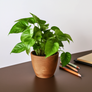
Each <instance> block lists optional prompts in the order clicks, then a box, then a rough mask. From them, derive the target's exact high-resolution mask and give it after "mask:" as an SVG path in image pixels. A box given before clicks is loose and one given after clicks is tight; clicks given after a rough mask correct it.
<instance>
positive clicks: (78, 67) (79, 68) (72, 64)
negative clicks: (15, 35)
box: [69, 62, 80, 69]
mask: <svg viewBox="0 0 92 92" xmlns="http://www.w3.org/2000/svg"><path fill="white" fill-rule="evenodd" d="M69 65H71V66H73V67H75V68H77V69H80V67H78V66H77V65H75V64H73V63H70V62H69Z"/></svg>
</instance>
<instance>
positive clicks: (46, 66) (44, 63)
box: [31, 51, 59, 78]
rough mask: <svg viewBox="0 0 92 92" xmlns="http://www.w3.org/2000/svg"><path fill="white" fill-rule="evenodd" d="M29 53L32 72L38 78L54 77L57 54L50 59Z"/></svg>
mask: <svg viewBox="0 0 92 92" xmlns="http://www.w3.org/2000/svg"><path fill="white" fill-rule="evenodd" d="M33 53H34V51H32V52H31V60H32V66H33V69H34V72H35V74H36V76H37V77H39V78H50V77H52V76H53V75H54V72H55V70H56V67H57V62H58V54H59V53H58V52H57V53H56V54H54V55H52V56H50V57H47V58H45V56H37V55H34V54H33Z"/></svg>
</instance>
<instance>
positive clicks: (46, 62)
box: [9, 13, 72, 78]
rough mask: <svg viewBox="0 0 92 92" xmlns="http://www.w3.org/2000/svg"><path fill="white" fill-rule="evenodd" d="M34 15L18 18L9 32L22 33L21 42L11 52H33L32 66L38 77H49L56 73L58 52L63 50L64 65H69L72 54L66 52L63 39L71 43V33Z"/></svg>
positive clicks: (61, 57)
mask: <svg viewBox="0 0 92 92" xmlns="http://www.w3.org/2000/svg"><path fill="white" fill-rule="evenodd" d="M30 14H31V15H32V17H28V18H22V19H19V20H16V21H15V22H16V23H15V24H14V25H13V27H12V28H11V30H10V32H9V34H13V33H16V34H17V33H21V37H20V40H21V41H20V42H19V43H17V44H16V45H15V47H14V48H13V49H12V51H11V53H20V52H23V51H26V53H27V54H28V55H29V54H30V48H31V47H33V49H34V51H32V52H31V59H32V66H33V69H34V72H35V74H36V76H37V77H40V78H49V77H52V76H53V75H54V72H55V69H56V66H57V62H58V54H59V53H58V52H59V51H61V52H62V53H61V56H60V59H61V62H62V66H65V65H67V64H68V63H69V62H70V60H71V54H70V53H69V52H64V51H63V50H62V48H64V45H63V41H67V42H69V43H70V41H72V38H71V36H70V35H69V34H66V33H63V32H62V31H61V30H60V29H59V28H58V27H56V26H52V27H51V28H49V24H47V23H46V21H45V20H42V19H40V18H38V17H37V16H36V15H34V14H32V13H30Z"/></svg>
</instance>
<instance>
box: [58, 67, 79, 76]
mask: <svg viewBox="0 0 92 92" xmlns="http://www.w3.org/2000/svg"><path fill="white" fill-rule="evenodd" d="M59 68H60V69H63V70H65V71H67V72H69V73H72V74H74V75H76V76H78V77H81V75H80V74H79V73H76V72H74V71H72V70H70V69H68V68H65V67H62V66H59Z"/></svg>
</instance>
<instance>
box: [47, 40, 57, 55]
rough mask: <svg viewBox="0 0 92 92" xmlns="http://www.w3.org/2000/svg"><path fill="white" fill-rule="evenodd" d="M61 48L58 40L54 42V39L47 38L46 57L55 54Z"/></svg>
mask: <svg viewBox="0 0 92 92" xmlns="http://www.w3.org/2000/svg"><path fill="white" fill-rule="evenodd" d="M58 49H59V44H58V42H54V41H53V40H47V42H46V45H45V54H46V57H49V56H51V55H53V54H55V53H56V52H57V51H58Z"/></svg>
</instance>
